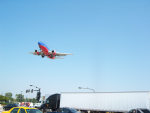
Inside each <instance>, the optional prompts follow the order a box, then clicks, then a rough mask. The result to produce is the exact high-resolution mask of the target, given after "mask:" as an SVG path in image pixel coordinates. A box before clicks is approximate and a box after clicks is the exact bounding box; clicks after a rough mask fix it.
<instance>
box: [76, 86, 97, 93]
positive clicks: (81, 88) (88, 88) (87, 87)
mask: <svg viewBox="0 0 150 113" xmlns="http://www.w3.org/2000/svg"><path fill="white" fill-rule="evenodd" d="M78 89H88V90H92V91H93V92H95V90H94V89H92V88H88V87H87V88H83V87H78Z"/></svg>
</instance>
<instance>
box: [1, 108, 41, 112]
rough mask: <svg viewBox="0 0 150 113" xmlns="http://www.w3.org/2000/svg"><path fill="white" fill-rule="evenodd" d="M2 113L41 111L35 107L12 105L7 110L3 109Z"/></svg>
mask: <svg viewBox="0 0 150 113" xmlns="http://www.w3.org/2000/svg"><path fill="white" fill-rule="evenodd" d="M2 113H42V112H41V111H40V110H38V109H36V108H29V107H13V108H11V109H10V110H9V111H3V112H2Z"/></svg>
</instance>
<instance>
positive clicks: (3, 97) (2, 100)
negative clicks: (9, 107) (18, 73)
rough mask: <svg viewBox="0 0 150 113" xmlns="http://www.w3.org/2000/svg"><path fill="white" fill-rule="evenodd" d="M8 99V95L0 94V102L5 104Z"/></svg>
mask: <svg viewBox="0 0 150 113" xmlns="http://www.w3.org/2000/svg"><path fill="white" fill-rule="evenodd" d="M8 100H9V99H8V97H6V96H3V95H0V104H6V103H7V102H8Z"/></svg>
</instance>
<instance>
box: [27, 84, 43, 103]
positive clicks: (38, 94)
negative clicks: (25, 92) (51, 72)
mask: <svg viewBox="0 0 150 113" xmlns="http://www.w3.org/2000/svg"><path fill="white" fill-rule="evenodd" d="M30 86H33V87H35V88H37V89H38V90H33V89H32V91H31V92H33V91H37V95H36V100H37V101H38V102H39V100H40V98H41V88H39V87H37V86H34V85H30Z"/></svg>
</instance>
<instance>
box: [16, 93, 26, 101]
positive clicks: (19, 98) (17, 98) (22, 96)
mask: <svg viewBox="0 0 150 113" xmlns="http://www.w3.org/2000/svg"><path fill="white" fill-rule="evenodd" d="M16 101H17V102H24V101H25V99H24V95H22V94H16Z"/></svg>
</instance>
